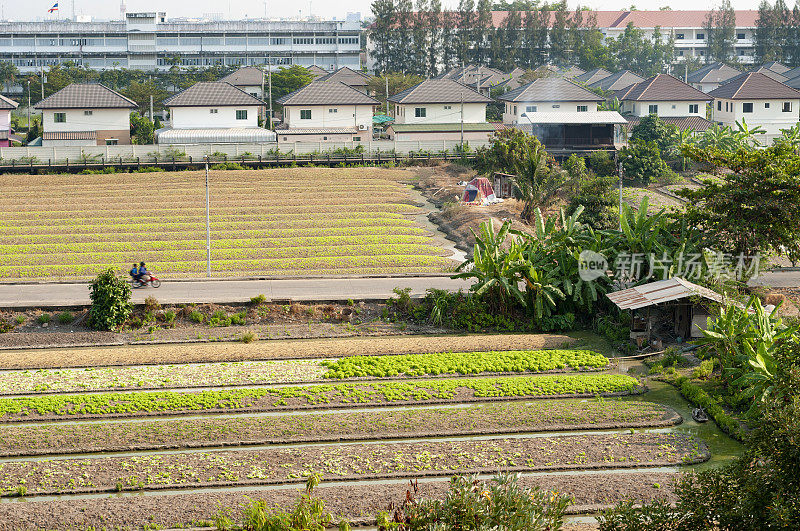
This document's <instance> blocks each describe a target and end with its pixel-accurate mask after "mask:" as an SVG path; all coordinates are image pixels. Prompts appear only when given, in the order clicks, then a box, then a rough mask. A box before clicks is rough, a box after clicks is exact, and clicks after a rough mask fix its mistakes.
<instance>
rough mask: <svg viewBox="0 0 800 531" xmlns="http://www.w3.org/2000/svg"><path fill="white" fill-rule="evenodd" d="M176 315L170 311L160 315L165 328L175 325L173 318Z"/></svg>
mask: <svg viewBox="0 0 800 531" xmlns="http://www.w3.org/2000/svg"><path fill="white" fill-rule="evenodd" d="M176 317H177V314H176V313H175V312H174V311H172V310H167V311H166V312H164V313H163V314H162V318H163V319H164V324H166V325H167V326H173V325H174V324H175V318H176Z"/></svg>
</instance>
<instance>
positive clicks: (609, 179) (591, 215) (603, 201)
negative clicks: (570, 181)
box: [567, 174, 617, 230]
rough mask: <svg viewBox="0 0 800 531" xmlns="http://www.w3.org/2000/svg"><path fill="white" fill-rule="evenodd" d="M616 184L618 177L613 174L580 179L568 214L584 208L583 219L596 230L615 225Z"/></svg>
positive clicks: (570, 201)
mask: <svg viewBox="0 0 800 531" xmlns="http://www.w3.org/2000/svg"><path fill="white" fill-rule="evenodd" d="M616 186H617V177H615V176H613V175H605V176H602V175H601V176H597V175H591V174H589V175H586V176H585V177H583V178H581V179H580V181H579V186H578V192H577V193H576V194H575V195H573V196H572V197H571V198H570V200H569V204H568V205H567V214H568V215H572V214H573V213H575V212H576V211H578V209H580V208H582V209H583V215H582V216H581V220H582V221H583V223H585V224H586V225H588V226H590V227H591V228H593V229H594V230H602V229H611V228H613V227H615V226H616V222H617V218H616V215H615V210H616V205H617V198H616V196H615V194H614V191H615V188H616Z"/></svg>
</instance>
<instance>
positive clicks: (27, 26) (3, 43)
mask: <svg viewBox="0 0 800 531" xmlns="http://www.w3.org/2000/svg"><path fill="white" fill-rule="evenodd" d="M360 53H361V22H360V15H349V16H348V18H347V20H344V21H315V20H312V21H283V20H280V21H279V20H231V21H209V20H201V21H173V20H170V19H169V18H167V14H166V13H164V12H147V13H127V14H126V15H125V20H124V21H123V20H120V21H111V22H75V21H71V20H53V21H45V22H0V61H8V62H10V63H12V64H13V65H14V66H16V67H17V68H18V69H19V70H20V72H23V73H28V72H38V71H40V69H41V68H42V67H48V66H50V65H54V64H60V63H65V62H67V61H72V62H74V63H76V64H79V65H85V66H88V67H90V68H94V69H98V70H99V69H110V68H132V69H139V70H168V69H169V68H170V67H171V66H172V62H171V61H172V58H174V57H179V58H180V63H179V66H182V67H197V68H203V67H209V66H213V65H225V66H240V65H241V66H247V65H260V64H270V65H273V67H275V68H277V67H279V66H290V65H295V64H296V65H302V66H311V65H317V66H320V67H322V68H324V69H325V70H328V71H332V70H335V69H337V68H341V67H343V66H348V67H351V68H353V69H356V70H358V69H360V67H361V58H360Z"/></svg>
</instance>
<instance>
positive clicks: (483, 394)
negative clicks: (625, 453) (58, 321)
mask: <svg viewBox="0 0 800 531" xmlns="http://www.w3.org/2000/svg"><path fill="white" fill-rule="evenodd" d="M638 388H639V382H638V381H637V380H636V379H635V378H632V377H630V376H627V375H621V374H613V375H611V374H586V375H584V374H564V375H546V376H526V377H502V378H475V379H452V380H451V379H446V380H421V381H415V382H377V383H370V384H360V383H351V384H345V383H341V384H334V385H302V386H290V387H278V388H251V389H232V390H222V391H201V392H185V393H178V392H170V391H164V392H152V393H143V392H133V393H102V394H93V395H52V396H38V397H24V398H0V418H4V417H7V416H15V417H19V416H25V415H31V414H33V413H36V414H38V415H49V414H54V415H110V414H126V413H136V412H148V413H154V412H186V411H201V410H211V409H246V408H249V407H258V406H259V401H262V402H261V404H260V406H261V407H267V408H269V407H287V408H288V407H291V406H290V405H288V404H287V400H292V401H297V402H299V404H300V405H303V404H306V405H322V404H331V403H362V404H364V403H382V402H405V401H414V402H426V401H432V400H435V401H441V400H445V401H456V402H457V401H459V400H460V397H461V396H463V394H464V392H466V393H467V394H468V395H470V396H472V397H475V398H511V397H538V396H558V395H575V394H582V395H583V394H590V395H602V394H607V393H619V392H635V391H636V390H637V389H638ZM263 399H267V400H268V401H272V402H271V403H264V402H263Z"/></svg>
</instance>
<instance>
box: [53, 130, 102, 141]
mask: <svg viewBox="0 0 800 531" xmlns="http://www.w3.org/2000/svg"><path fill="white" fill-rule="evenodd" d="M96 139H97V131H45V132H44V133H42V140H96Z"/></svg>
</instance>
